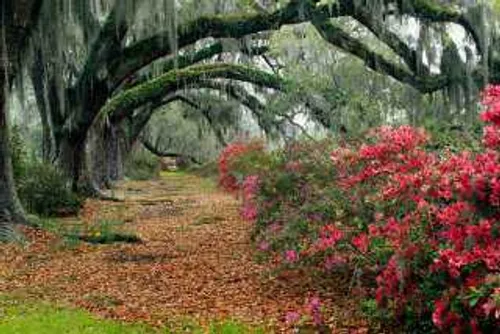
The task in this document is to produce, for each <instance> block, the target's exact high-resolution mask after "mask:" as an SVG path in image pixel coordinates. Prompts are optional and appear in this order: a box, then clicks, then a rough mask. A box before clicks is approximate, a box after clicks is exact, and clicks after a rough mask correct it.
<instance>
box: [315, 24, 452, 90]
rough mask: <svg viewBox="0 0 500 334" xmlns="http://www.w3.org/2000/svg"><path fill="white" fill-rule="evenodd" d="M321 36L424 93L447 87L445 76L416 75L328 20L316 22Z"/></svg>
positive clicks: (374, 68) (376, 69) (372, 66)
mask: <svg viewBox="0 0 500 334" xmlns="http://www.w3.org/2000/svg"><path fill="white" fill-rule="evenodd" d="M313 24H314V26H315V27H316V29H317V30H318V32H319V33H320V35H321V36H322V37H323V38H324V39H325V40H326V41H328V42H329V43H330V44H332V45H335V46H337V47H339V48H341V49H342V50H344V51H346V52H349V53H351V54H352V55H354V56H356V57H358V58H360V59H361V60H363V61H364V62H365V64H366V66H368V67H369V68H370V69H372V70H374V71H376V72H379V73H383V74H386V75H389V76H391V77H393V78H394V79H396V80H398V81H400V82H402V83H406V84H408V85H410V86H412V87H414V88H415V89H417V90H419V91H420V92H422V93H431V92H434V91H436V90H439V89H442V88H444V87H446V86H447V84H448V78H447V77H446V76H444V75H433V76H430V75H429V76H425V75H418V74H415V73H413V72H411V71H409V70H407V69H405V68H404V67H402V66H401V65H398V64H395V63H393V62H391V61H389V60H387V59H386V58H385V57H384V56H382V55H380V54H379V53H377V52H375V51H373V50H371V49H369V48H368V47H367V46H366V45H365V44H363V43H362V42H360V41H358V40H357V39H354V38H352V37H351V36H350V35H349V34H347V33H346V32H345V31H343V30H342V29H341V28H339V27H336V26H335V25H334V24H332V22H330V21H328V20H321V21H314V22H313Z"/></svg>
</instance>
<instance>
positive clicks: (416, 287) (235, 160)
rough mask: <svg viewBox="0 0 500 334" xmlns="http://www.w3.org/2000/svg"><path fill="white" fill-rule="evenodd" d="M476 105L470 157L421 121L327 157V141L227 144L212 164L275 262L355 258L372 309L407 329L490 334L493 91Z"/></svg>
mask: <svg viewBox="0 0 500 334" xmlns="http://www.w3.org/2000/svg"><path fill="white" fill-rule="evenodd" d="M484 104H485V105H486V106H487V107H488V109H487V111H486V112H485V113H483V115H482V119H483V120H484V121H485V122H487V123H488V125H487V126H486V127H485V128H484V138H483V144H484V146H483V148H482V149H480V150H479V151H478V152H475V153H472V152H470V151H465V150H462V151H460V150H457V151H458V152H457V153H451V152H449V151H447V150H443V149H442V147H439V149H438V151H432V147H433V146H432V145H429V138H428V135H427V133H426V132H425V131H424V130H422V129H415V128H412V127H409V126H401V127H396V128H393V127H381V128H378V129H375V130H373V131H371V132H370V133H368V134H367V136H366V138H364V140H363V141H362V143H359V142H355V143H348V144H347V145H346V146H344V147H340V148H336V149H334V150H333V153H332V154H331V155H330V158H331V161H332V163H326V164H325V160H326V158H325V157H326V156H327V154H326V152H325V151H326V150H329V148H328V145H327V146H326V147H323V148H322V147H321V146H320V147H319V149H314V148H313V147H314V145H313V146H312V147H311V146H307V145H305V146H303V147H301V145H298V146H295V147H293V148H288V149H285V150H283V151H280V152H275V153H272V154H271V153H265V152H263V151H261V152H259V151H258V150H253V149H246V148H243V147H236V148H233V149H232V150H231V148H229V149H228V150H229V154H227V153H228V152H223V155H222V157H221V160H220V169H221V172H222V176H223V180H229V182H227V184H229V186H230V187H229V189H231V188H234V189H237V190H238V191H239V193H241V194H242V197H243V213H244V216H245V217H246V218H248V219H250V220H252V221H255V229H256V236H257V240H258V247H259V248H260V249H261V250H262V251H263V252H267V253H269V254H270V255H271V257H272V258H273V259H275V258H276V257H279V259H280V261H281V262H282V263H289V264H293V265H297V264H299V263H300V264H306V265H311V264H313V265H317V264H321V263H322V264H323V265H324V267H325V269H328V270H331V269H333V268H336V267H339V266H342V265H344V264H345V263H354V262H355V263H357V264H358V265H360V266H362V267H363V269H364V270H363V271H364V272H370V273H374V274H375V275H374V276H375V277H376V279H375V280H374V282H373V283H374V285H375V286H376V291H375V295H374V297H375V300H376V305H377V307H378V308H379V309H381V310H383V311H384V313H385V314H390V315H392V317H394V318H397V319H398V320H400V321H399V322H400V323H401V322H403V323H405V324H406V325H407V330H412V331H413V330H417V331H418V330H420V331H425V332H427V331H428V328H429V326H433V327H434V328H435V329H438V330H440V331H450V330H453V331H454V332H473V333H477V332H485V333H491V332H494V330H495V329H496V328H498V327H499V326H500V274H499V273H500V220H499V219H500V210H499V207H500V153H499V150H498V149H499V148H500V87H489V88H488V89H487V91H486V93H485V97H484ZM231 152H236V153H231ZM248 152H250V153H251V154H254V155H255V154H260V155H261V156H262V157H260V158H258V159H255V158H252V159H250V160H249V159H247V160H245V156H248V155H249V154H248ZM224 154H226V155H225V156H224ZM251 154H250V155H251ZM243 161H246V163H247V164H248V165H250V166H253V167H252V168H253V170H252V168H249V167H247V168H246V170H245V169H242V168H239V162H243ZM250 161H267V165H266V166H265V167H262V166H255V165H252V164H251V163H249V162H250ZM238 175H240V176H239V177H237V176H238ZM241 175H242V176H241ZM223 184H224V183H223ZM233 191H234V190H233ZM410 327H411V328H410Z"/></svg>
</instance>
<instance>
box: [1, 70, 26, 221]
mask: <svg viewBox="0 0 500 334" xmlns="http://www.w3.org/2000/svg"><path fill="white" fill-rule="evenodd" d="M2 81H3V80H0V86H1V87H3V84H1V83H2ZM5 99H6V96H5V91H4V89H1V90H0V223H1V222H3V223H5V222H10V223H19V224H25V223H27V222H28V220H27V218H26V215H25V212H24V210H23V207H22V206H21V203H20V201H19V198H18V197H17V192H16V187H15V183H14V176H13V172H12V161H11V153H10V146H9V145H10V144H9V143H10V138H9V128H8V124H7V122H8V119H7V110H6V105H5Z"/></svg>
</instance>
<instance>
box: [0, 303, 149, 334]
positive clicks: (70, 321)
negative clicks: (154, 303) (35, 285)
mask: <svg viewBox="0 0 500 334" xmlns="http://www.w3.org/2000/svg"><path fill="white" fill-rule="evenodd" d="M0 333H2V334H77V333H78V334H80V333H81V334H101V333H102V334H115V333H116V334H119V333H124V334H129V333H130V334H132V333H134V334H142V333H159V332H158V331H157V330H155V329H153V328H151V327H148V326H146V325H141V324H134V325H128V324H122V323H118V322H114V321H110V320H99V319H96V318H94V317H92V316H91V315H90V314H88V313H87V312H84V311H80V310H76V309H69V308H60V307H55V306H52V305H48V304H46V303H40V302H38V303H32V302H26V301H23V300H17V299H8V298H5V297H2V298H1V299H0Z"/></svg>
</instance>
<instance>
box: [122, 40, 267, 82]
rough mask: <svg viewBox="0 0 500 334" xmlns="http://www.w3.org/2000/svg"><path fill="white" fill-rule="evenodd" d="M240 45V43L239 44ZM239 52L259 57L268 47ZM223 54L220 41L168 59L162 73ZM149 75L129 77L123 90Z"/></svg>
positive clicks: (247, 48) (249, 48)
mask: <svg viewBox="0 0 500 334" xmlns="http://www.w3.org/2000/svg"><path fill="white" fill-rule="evenodd" d="M240 43H241V42H240ZM240 51H241V52H242V53H244V54H246V55H249V56H259V55H263V54H265V53H266V52H268V51H269V47H268V46H267V45H260V46H250V47H247V46H243V45H242V46H241V47H240ZM223 52H224V43H223V42H222V41H217V42H215V43H213V44H211V45H209V46H207V47H204V48H202V49H200V50H196V51H194V52H188V53H186V54H182V55H179V56H177V57H175V58H173V57H170V58H168V59H167V60H165V62H164V63H163V68H162V72H163V73H166V72H168V71H171V70H173V69H175V68H177V69H181V68H186V67H188V66H190V65H193V64H196V63H199V62H201V61H203V60H206V59H210V58H211V57H213V56H215V55H218V54H221V53H223ZM150 79H151V77H150V75H147V74H142V75H140V74H136V75H134V76H132V77H129V78H128V79H127V80H126V82H124V85H123V89H128V88H131V87H133V86H136V85H139V84H142V83H145V82H146V81H148V80H150ZM113 90H114V89H113Z"/></svg>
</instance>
